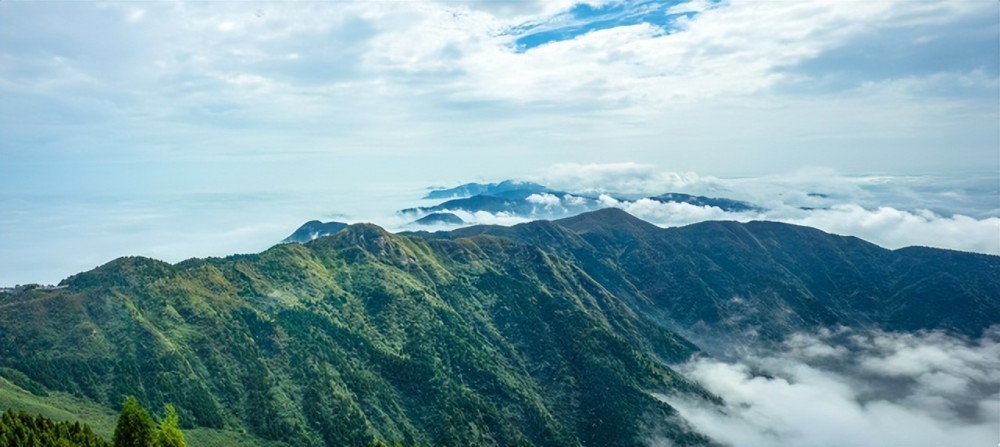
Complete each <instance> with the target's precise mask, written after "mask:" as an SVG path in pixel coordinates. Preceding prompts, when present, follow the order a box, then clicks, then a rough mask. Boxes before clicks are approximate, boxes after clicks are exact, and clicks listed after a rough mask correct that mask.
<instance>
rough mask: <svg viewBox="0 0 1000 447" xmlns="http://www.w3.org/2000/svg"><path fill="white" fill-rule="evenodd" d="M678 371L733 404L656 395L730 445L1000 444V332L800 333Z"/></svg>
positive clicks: (999, 329) (917, 446)
mask: <svg viewBox="0 0 1000 447" xmlns="http://www.w3.org/2000/svg"><path fill="white" fill-rule="evenodd" d="M679 369H680V370H681V371H683V372H684V373H685V374H686V375H687V376H688V377H691V378H693V379H695V380H697V381H698V382H700V383H701V384H702V385H704V386H705V387H706V388H707V389H709V390H710V391H712V392H713V393H715V394H717V395H719V396H721V397H722V398H723V399H724V400H725V402H726V403H725V405H724V406H718V405H713V404H710V403H706V402H704V401H696V400H691V399H685V398H679V397H668V396H663V395H657V397H658V398H660V399H661V400H664V401H666V402H667V403H669V404H670V405H672V406H673V407H675V408H676V409H677V410H678V411H679V412H680V414H681V416H682V417H683V418H684V419H686V420H687V421H688V422H690V423H691V424H692V425H693V426H694V428H695V429H696V430H698V431H700V432H703V433H705V434H707V435H709V436H710V437H712V438H713V439H715V440H717V441H719V442H722V443H724V444H726V445H733V446H746V447H754V446H774V445H801V446H831V447H833V446H845V447H847V446H868V445H870V446H910V447H921V446H927V447H931V446H942V445H955V446H958V445H962V446H992V445H996V444H997V442H998V441H1000V376H998V375H997V373H996V371H998V370H1000V326H994V327H993V328H991V329H990V330H989V331H987V332H986V333H985V334H984V335H983V336H982V337H981V338H980V339H978V340H966V339H962V338H958V337H954V336H950V335H947V334H944V333H941V332H921V333H891V332H883V331H867V332H866V331H859V330H850V329H844V328H842V329H837V330H827V331H821V332H819V333H815V334H797V335H795V336H792V337H790V338H789V339H788V340H786V341H785V342H784V343H783V344H780V345H778V346H772V347H769V348H760V347H758V348H755V349H749V350H745V351H743V352H742V353H741V354H739V355H737V356H733V357H729V358H728V360H719V359H711V358H698V359H695V360H693V361H691V362H689V363H687V364H684V365H681V366H680V367H679ZM653 444H654V445H657V442H653ZM663 445H668V444H663Z"/></svg>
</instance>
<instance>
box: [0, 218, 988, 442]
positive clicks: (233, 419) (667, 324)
mask: <svg viewBox="0 0 1000 447" xmlns="http://www.w3.org/2000/svg"><path fill="white" fill-rule="evenodd" d="M942 259H944V260H946V261H947V262H940V260H942ZM998 265H1000V264H998V262H997V258H996V257H988V256H977V255H966V254H957V253H951V252H947V253H944V252H942V251H940V250H938V251H932V252H930V253H924V252H919V253H908V252H906V251H905V250H904V251H899V252H892V251H888V250H883V249H880V248H878V247H875V246H872V245H870V244H866V243H864V242H863V241H859V240H856V239H852V238H839V237H835V236H831V235H827V234H825V233H821V232H818V231H815V230H811V229H802V228H801V227H792V226H787V225H785V226H779V227H771V226H768V225H762V224H757V223H753V224H737V223H731V224H730V223H709V224H704V225H701V226H692V227H687V228H682V229H677V230H662V229H658V228H656V227H652V226H650V225H648V224H645V223H644V222H641V221H637V220H634V219H632V218H631V217H630V216H627V215H624V216H622V215H619V214H614V212H598V213H591V214H590V215H584V216H581V217H580V218H575V219H571V220H567V221H561V222H557V223H551V222H534V223H531V224H526V225H521V226H517V227H513V228H500V227H479V228H471V229H463V230H457V231H455V232H451V233H439V234H426V233H425V234H420V235H394V234H389V233H386V232H385V231H384V230H382V229H380V228H378V227H375V226H372V225H352V226H349V227H347V228H345V229H343V230H341V231H339V232H338V233H337V234H335V235H333V236H329V237H324V238H320V239H317V240H315V241H312V242H310V243H308V244H305V245H299V244H286V245H279V246H275V247H273V248H271V249H269V250H267V251H265V252H263V253H260V254H256V255H239V256H231V257H227V258H221V259H220V258H211V259H192V260H188V261H185V262H182V263H179V264H176V265H170V264H167V263H163V262H159V261H155V260H151V259H146V258H138V257H130V258H121V259H117V260H115V261H112V262H110V263H108V264H106V265H104V266H102V267H99V268H97V269H95V270H92V271H89V272H85V273H81V274H78V275H75V276H73V277H71V278H68V279H67V280H66V281H64V283H63V285H65V286H66V287H64V288H59V289H37V288H36V289H31V290H23V291H18V292H17V293H8V294H5V295H3V296H0V376H3V378H2V379H0V406H5V407H9V408H17V409H23V410H27V411H31V412H34V413H39V414H45V415H47V416H48V417H50V418H52V419H57V420H81V421H83V422H87V423H90V424H92V425H93V427H94V430H95V431H96V432H98V433H100V434H101V435H103V436H105V437H106V438H107V439H110V438H111V437H112V436H111V432H112V431H113V430H114V428H113V427H114V412H113V411H112V410H111V408H114V407H116V406H117V405H119V404H120V403H121V402H122V400H123V399H125V397H126V396H135V402H136V405H137V403H138V402H142V403H143V404H145V405H147V406H148V407H149V408H167V407H165V406H166V405H167V404H168V403H171V404H172V405H173V406H174V407H175V408H173V407H171V408H168V409H167V410H166V414H165V415H164V418H163V419H162V422H161V424H160V426H159V432H160V433H163V435H162V436H157V435H155V434H154V435H151V436H153V437H154V438H155V439H157V440H161V439H162V440H168V439H167V438H169V440H171V442H173V443H172V444H169V445H183V444H177V442H176V441H177V438H175V437H170V436H168V435H167V433H175V432H174V429H179V427H184V436H186V437H187V441H188V442H189V443H190V444H191V445H199V446H200V445H273V446H276V445H291V446H324V445H325V446H340V445H369V444H370V445H383V444H384V445H393V444H397V443H399V444H402V445H408V446H409V445H460V444H461V445H483V446H490V445H553V446H557V445H581V444H582V445H619V446H638V445H644V444H645V442H646V441H647V440H648V439H653V438H665V439H670V440H671V441H672V442H673V443H674V444H676V445H699V444H704V443H706V442H708V441H709V440H708V439H706V438H705V437H703V436H701V435H699V434H697V433H694V432H692V431H691V429H690V428H689V427H688V426H687V425H686V424H685V423H684V422H683V421H681V420H680V419H679V418H678V417H676V416H677V415H676V412H675V411H674V410H673V408H671V407H669V406H668V405H666V404H664V403H663V402H661V401H659V400H657V399H655V398H653V397H652V396H651V393H667V394H670V393H675V394H685V395H687V396H689V397H692V398H702V399H706V400H710V401H717V399H718V398H717V397H715V396H711V395H709V394H708V393H707V392H705V391H704V390H703V389H701V388H700V387H699V386H698V385H697V384H694V383H691V382H689V381H688V380H686V379H685V378H684V377H682V376H680V375H679V374H677V373H676V372H674V371H673V370H672V369H671V368H670V367H669V364H670V363H671V362H677V361H683V360H685V359H687V358H688V357H689V356H690V355H692V354H693V353H695V352H696V351H697V348H696V347H695V346H694V345H693V344H691V343H690V342H688V341H687V340H685V339H684V338H682V337H680V336H679V335H677V334H676V333H675V332H673V331H672V330H671V328H680V329H683V330H685V331H688V333H695V332H696V331H697V329H698V328H699V327H704V326H705V325H706V324H708V325H714V326H712V327H717V328H719V331H720V333H722V334H724V333H726V331H731V332H730V333H733V334H740V333H744V332H741V331H743V330H745V329H747V328H755V329H760V331H761V333H762V335H764V336H774V337H778V336H780V335H782V334H787V333H788V332H789V331H792V330H800V329H808V328H811V327H815V326H820V325H826V324H846V325H855V324H868V325H880V326H883V327H886V328H890V329H891V328H896V327H902V328H906V327H915V328H933V327H944V328H948V329H952V330H955V331H957V332H961V333H971V332H973V331H975V330H977V328H979V327H983V326H982V324H983V323H982V321H980V320H981V319H980V320H977V319H975V318H971V319H970V318H967V317H968V316H967V315H965V314H964V313H963V312H972V314H973V315H980V314H981V315H987V316H989V315H997V314H998V313H1000V309H997V306H998V304H997V303H996V300H995V297H996V296H998V295H1000V293H998V290H1000V286H998V285H997V282H998V280H997V279H996V277H995V275H991V274H990V273H991V272H995V271H997V270H998V269H997V267H998ZM921 274H922V275H923V276H922V277H920V278H918V277H916V276H914V275H921ZM908 275H909V276H908ZM957 284H961V286H960V287H959V286H958V285H957ZM937 294H942V296H950V297H955V299H956V300H959V301H960V303H958V302H956V303H953V304H951V305H949V306H944V305H943V304H941V300H940V299H937V301H935V300H934V299H932V298H929V297H930V296H931V295H934V296H936V295H937ZM734 297H740V300H735V299H734ZM741 300H742V301H741ZM742 302H746V303H750V304H752V307H751V308H750V309H757V310H756V311H750V310H748V308H747V307H740V306H741V305H742V304H740V303H742ZM960 304H961V305H960ZM966 304H968V305H970V306H973V308H974V309H973V310H972V311H967V310H966V309H964V308H963V306H964V305H966ZM928 309H931V310H933V312H928V313H926V314H924V313H923V312H927V311H928ZM991 312H992V313H991ZM736 317H741V318H736ZM987 320H989V318H987ZM699 325H700V326H699ZM979 330H981V329H979ZM126 406H129V405H128V404H126ZM133 409H134V408H133ZM122 412H123V415H122V417H124V416H125V415H124V412H125V410H124V407H123V410H122ZM126 420H127V421H130V422H129V423H130V424H131V425H130V426H134V427H139V428H138V429H137V430H140V431H141V427H144V426H147V425H146V422H150V420H147V419H145V418H143V417H142V416H141V414H140V413H136V412H133V411H131V410H130V411H129V416H128V418H126ZM143 421H145V422H143ZM150 424H151V422H150ZM156 431H157V430H156V429H155V428H153V429H152V430H151V433H152V432H156ZM123 436H124V435H123ZM115 439H116V440H117V439H118V437H117V436H115ZM123 439H124V437H123ZM143 439H145V438H143Z"/></svg>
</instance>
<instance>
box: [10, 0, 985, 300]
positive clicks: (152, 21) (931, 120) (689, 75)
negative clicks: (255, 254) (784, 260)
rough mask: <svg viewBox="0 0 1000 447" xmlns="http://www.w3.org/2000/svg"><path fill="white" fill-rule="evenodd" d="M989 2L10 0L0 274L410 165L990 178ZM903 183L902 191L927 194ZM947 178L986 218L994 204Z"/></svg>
mask: <svg viewBox="0 0 1000 447" xmlns="http://www.w3.org/2000/svg"><path fill="white" fill-rule="evenodd" d="M998 11H1000V6H998V3H997V2H995V1H973V0H958V1H934V0H929V1H921V2H912V1H908V0H880V1H875V2H861V1H844V2H827V1H817V2H811V1H801V2H784V1H763V2H760V1H757V2H749V1H721V2H714V1H701V0H696V1H689V2H685V1H669V2H655V1H637V2H605V1H595V2H586V3H579V2H573V1H547V2H543V1H537V2H536V1H518V2H494V1H480V2H456V1H448V2H432V1H431V2H424V1H407V2H301V3H269V2H183V1H177V2H128V3H126V2H111V3H104V2H19V1H4V2H0V136H2V138H0V170H2V172H3V173H4V175H2V176H0V206H3V207H4V209H5V210H7V212H6V213H4V216H2V217H0V284H4V283H16V282H29V281H44V282H52V281H57V280H58V279H59V278H61V277H64V276H66V275H68V274H71V273H73V272H75V271H78V270H80V269H83V268H91V267H93V266H95V265H96V264H99V263H103V262H106V261H107V260H109V259H111V258H112V257H114V256H119V255H125V254H147V255H152V256H158V257H161V258H164V259H168V260H172V261H175V260H180V259H183V258H185V257H189V256H205V255H209V254H211V255H224V254H227V253H230V252H233V251H256V250H260V249H263V248H266V246H267V245H268V244H269V243H270V241H272V240H274V238H275V237H276V236H277V239H280V237H283V236H284V233H287V232H290V230H291V229H294V227H295V226H296V225H297V224H298V223H299V222H300V221H301V220H305V219H308V218H323V217H329V216H346V217H348V218H352V219H363V218H369V217H371V216H377V215H379V213H380V212H391V210H394V209H396V208H397V205H409V204H408V203H404V202H406V201H407V200H409V198H411V197H417V196H419V189H420V188H421V187H423V186H429V185H453V184H457V183H460V182H464V181H470V180H488V181H490V180H501V179H504V178H534V179H546V178H549V179H551V180H553V181H556V182H558V181H559V178H553V174H552V173H553V172H556V173H559V175H562V177H560V178H563V179H566V178H581V176H580V175H577V174H572V175H567V174H566V172H565V171H566V169H567V168H566V167H567V166H577V167H579V168H580V169H582V170H584V171H586V169H591V168H588V167H592V166H605V167H608V169H605V170H604V171H602V172H610V173H615V172H624V174H621V175H625V176H629V175H634V172H633V171H630V170H628V169H626V170H620V169H617V168H616V167H620V166H623V165H622V163H626V164H627V163H632V164H633V165H632V166H641V167H643V168H642V169H653V170H654V171H656V172H660V173H663V175H662V176H659V175H657V176H653V178H669V177H670V176H669V173H698V174H700V175H701V176H703V177H705V176H711V177H718V178H737V177H739V178H766V179H773V178H775V176H782V175H787V176H788V177H789V178H801V175H800V174H798V173H801V172H824V173H834V174H831V175H832V177H834V178H846V177H848V176H854V175H857V176H871V175H876V174H877V175H882V176H888V177H887V178H889V177H892V176H896V177H892V178H903V177H905V176H915V175H919V176H924V177H921V178H935V179H941V178H947V179H949V181H948V182H944V183H946V184H948V185H953V184H954V183H955V182H958V181H960V180H961V179H962V178H966V177H967V176H968V175H969V174H968V173H970V172H975V173H976V175H977V177H975V178H977V179H981V178H982V176H983V175H986V176H987V177H988V178H992V177H990V176H997V172H998V170H1000V150H998V147H1000V141H998V139H1000V137H998V135H1000V125H998V122H1000V111H998V109H1000V106H998V97H1000V88H998V85H1000V75H998V72H1000V68H998V66H1000V62H998V54H1000V48H998V42H1000V30H998V23H1000V18H998V14H1000V12H998ZM866 178H867V177H866ZM906 178H909V177H906ZM609 181H612V180H609ZM768 182H769V183H768ZM977 182H980V183H977V185H978V184H981V180H977ZM765 183H768V184H773V183H774V182H772V181H770V180H768V181H766V182H765ZM987 184H989V182H988V181H987ZM672 186H676V185H671V184H669V183H662V184H659V185H650V188H652V189H663V188H667V187H672ZM949 187H950V186H949ZM922 188H924V187H922ZM976 188H979V186H976ZM918 189H919V188H918ZM920 190H921V191H922V189H920ZM949 192H953V191H951V190H949ZM959 192H961V191H959ZM894 197H895V196H894ZM906 197H910V196H906ZM984 197H985V198H984ZM903 198H905V197H904V196H898V197H896V199H894V201H893V204H892V206H894V207H897V208H904V209H908V210H916V209H918V208H920V207H921V206H923V205H924V201H925V200H924V199H925V197H924V196H923V195H921V194H916V193H915V194H913V195H912V197H911V199H912V201H913V203H912V204H910V205H909V206H907V205H906V204H905V203H903V204H900V203H901V202H905V201H904V200H903ZM862 199H865V197H859V199H858V201H859V203H861V202H863V201H864V200H862ZM935 200H936V201H937V202H935V203H939V202H940V198H937V199H935ZM969 200H972V201H973V202H975V203H974V206H971V207H970V206H968V202H969ZM957 202H961V203H962V204H963V205H962V206H964V207H966V208H970V209H974V210H976V211H975V212H974V213H973V212H971V211H970V213H972V214H975V216H973V217H974V218H975V219H980V220H981V219H984V218H988V217H989V216H992V215H993V214H990V212H991V211H990V210H996V209H998V208H1000V205H998V204H997V203H996V200H994V198H993V197H992V196H990V195H986V196H983V195H978V196H976V198H975V199H974V200H973V199H967V198H966V199H961V200H958V201H957ZM878 205H879V204H877V203H874V202H872V201H871V200H868V201H867V202H864V206H865V207H867V208H866V209H875V208H877V206H878ZM963 209H964V208H963ZM984 213H985V214H984ZM70 224H72V225H70ZM126 230H127V231H128V236H127V237H122V236H121V235H122V233H123V232H125V231H126ZM78 233H79V234H84V235H86V236H85V237H83V240H81V237H80V236H77V234H78ZM165 239H169V241H170V242H171V243H162V241H163V240H165ZM150 241H157V242H156V244H151V243H150ZM151 247H152V248H151ZM70 250H72V251H71V252H70ZM56 258H62V259H70V260H78V261H76V262H70V261H66V260H60V261H58V262H57V261H56V260H55V259H56ZM29 267H30V268H29Z"/></svg>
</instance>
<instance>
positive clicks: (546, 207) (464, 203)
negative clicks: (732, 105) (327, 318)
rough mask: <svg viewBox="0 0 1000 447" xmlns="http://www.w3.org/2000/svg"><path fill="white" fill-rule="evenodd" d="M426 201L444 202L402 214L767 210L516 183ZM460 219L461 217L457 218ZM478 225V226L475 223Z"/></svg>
mask: <svg viewBox="0 0 1000 447" xmlns="http://www.w3.org/2000/svg"><path fill="white" fill-rule="evenodd" d="M424 199H425V200H441V199H444V201H443V202H441V203H438V204H436V205H431V206H421V207H413V208H406V209H403V210H400V211H399V214H402V215H404V216H410V217H413V218H415V219H418V220H417V221H415V223H421V222H419V218H420V217H422V216H426V215H431V214H440V213H451V212H465V213H469V214H475V213H479V212H486V213H490V214H503V215H508V216H518V217H523V218H530V219H555V218H563V217H571V216H575V215H577V214H580V213H584V212H588V211H594V210H598V209H602V208H606V207H608V206H609V205H608V201H609V200H610V201H614V202H618V203H625V204H628V203H634V202H636V201H639V200H649V201H654V202H659V203H684V204H689V205H693V206H697V207H715V208H719V209H720V210H722V211H727V212H734V213H740V212H754V211H762V210H763V209H762V208H760V207H758V206H756V205H753V204H751V203H747V202H744V201H740V200H734V199H728V198H716V197H705V196H698V195H691V194H683V193H677V192H671V193H665V194H661V195H658V196H651V197H642V196H636V197H633V196H625V195H621V194H614V193H609V194H596V195H595V194H590V193H573V192H566V191H559V190H555V189H550V188H548V187H546V186H543V185H540V184H537V183H531V182H520V181H514V180H505V181H503V182H499V183H467V184H464V185H460V186H457V187H454V188H449V189H434V190H431V191H430V192H428V193H427V195H426V196H424ZM456 217H457V216H456ZM472 223H474V222H472Z"/></svg>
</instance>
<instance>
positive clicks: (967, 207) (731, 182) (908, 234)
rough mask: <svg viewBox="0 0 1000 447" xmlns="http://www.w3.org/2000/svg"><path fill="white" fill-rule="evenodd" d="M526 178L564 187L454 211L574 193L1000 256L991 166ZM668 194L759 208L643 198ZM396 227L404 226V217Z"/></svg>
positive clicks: (555, 205) (562, 173)
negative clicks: (916, 171) (917, 171)
mask: <svg viewBox="0 0 1000 447" xmlns="http://www.w3.org/2000/svg"><path fill="white" fill-rule="evenodd" d="M530 180H533V181H537V182H539V183H541V184H544V185H546V186H548V187H550V188H552V189H553V190H559V191H567V192H569V193H570V194H563V195H553V194H546V193H540V194H536V195H533V196H531V197H529V198H528V201H529V202H531V203H533V204H535V205H536V206H535V209H534V214H533V215H516V214H510V213H497V214H492V213H484V212H478V213H469V212H466V211H462V210H452V212H454V213H455V214H457V215H459V217H462V218H463V220H465V221H466V222H472V223H481V224H500V225H510V224H516V223H521V222H524V221H527V220H531V219H534V218H559V217H565V216H569V215H572V214H575V213H576V212H578V211H579V209H580V207H581V203H580V202H581V201H582V200H583V199H582V197H589V198H594V199H596V200H589V205H587V206H590V207H591V208H592V209H597V208H606V207H616V208H621V209H623V210H625V211H627V212H628V213H630V214H632V215H634V216H636V217H639V218H641V219H644V220H647V221H649V222H652V223H654V224H656V225H659V226H662V227H676V226H682V225H688V224H692V223H697V222H702V221H706V220H735V221H741V222H746V221H750V220H769V221H777V222H785V223H790V224H796V225H806V226H811V227H815V228H819V229H821V230H824V231H827V232H830V233H834V234H839V235H845V236H856V237H859V238H862V239H865V240H867V241H870V242H873V243H875V244H878V245H880V246H883V247H886V248H890V249H896V248H902V247H907V246H914V245H920V246H930V247H937V248H947V249H954V250H962V251H971V252H979V253H990V254H1000V179H998V178H997V175H996V173H985V174H983V173H979V174H968V175H964V174H963V175H955V176H947V177H946V176H893V175H843V174H839V173H837V172H835V171H832V170H826V169H810V170H802V171H797V172H793V173H790V174H785V175H774V176H764V177H748V178H720V177H712V176H702V175H699V174H697V173H691V172H687V173H678V172H669V171H663V170H660V169H658V168H657V167H655V166H652V165H643V164H637V163H612V164H572V163H570V164H560V165H555V166H553V167H550V168H549V169H548V170H546V171H545V172H544V173H542V174H540V175H538V176H536V177H534V178H531V179H530ZM667 192H681V193H688V194H694V195H702V196H707V197H721V198H728V199H736V200H742V201H746V202H748V203H750V204H753V205H756V206H758V207H760V209H758V210H752V211H743V212H730V211H726V210H723V209H721V208H718V207H712V206H697V205H692V204H688V203H678V202H667V203H663V202H660V201H657V200H651V199H648V198H644V197H652V196H656V195H660V194H663V193H667ZM395 224H396V225H398V226H400V227H405V222H403V221H397V222H395Z"/></svg>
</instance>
